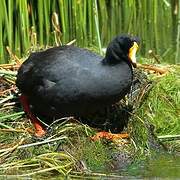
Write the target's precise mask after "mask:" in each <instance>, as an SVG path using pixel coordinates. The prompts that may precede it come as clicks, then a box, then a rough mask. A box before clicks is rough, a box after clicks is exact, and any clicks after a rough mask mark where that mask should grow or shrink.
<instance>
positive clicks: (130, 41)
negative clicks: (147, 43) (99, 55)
mask: <svg viewBox="0 0 180 180" xmlns="http://www.w3.org/2000/svg"><path fill="white" fill-rule="evenodd" d="M139 44H140V39H139V38H138V37H132V36H129V35H121V36H117V37H116V38H114V39H113V40H112V41H111V42H110V44H109V46H108V48H107V51H106V59H108V62H109V63H112V64H115V63H118V62H119V61H122V60H126V61H130V62H131V64H132V65H133V67H136V52H137V50H138V48H139Z"/></svg>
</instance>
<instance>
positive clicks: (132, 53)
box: [128, 42, 139, 67]
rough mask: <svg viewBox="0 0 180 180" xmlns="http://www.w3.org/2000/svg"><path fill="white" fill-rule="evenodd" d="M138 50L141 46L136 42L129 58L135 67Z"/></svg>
mask: <svg viewBox="0 0 180 180" xmlns="http://www.w3.org/2000/svg"><path fill="white" fill-rule="evenodd" d="M138 49H139V46H138V44H137V43H136V42H134V44H133V46H132V47H131V48H130V49H129V53H128V57H129V59H130V60H131V63H132V65H133V67H137V64H136V52H137V50H138Z"/></svg>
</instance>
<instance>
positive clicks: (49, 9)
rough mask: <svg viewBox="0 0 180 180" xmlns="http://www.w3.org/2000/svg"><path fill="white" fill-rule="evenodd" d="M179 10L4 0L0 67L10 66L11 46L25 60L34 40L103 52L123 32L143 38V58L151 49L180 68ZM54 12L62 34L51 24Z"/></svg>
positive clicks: (130, 1)
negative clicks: (61, 43) (72, 44)
mask: <svg viewBox="0 0 180 180" xmlns="http://www.w3.org/2000/svg"><path fill="white" fill-rule="evenodd" d="M179 6H180V5H179V3H178V1H177V0H163V1H157V0H152V1H149V0H127V1H123V0H28V1H27V0H13V1H12V0H1V1H0V7H1V12H0V63H4V62H8V56H7V52H6V46H9V47H10V49H12V51H13V52H15V53H16V54H17V55H18V56H22V55H23V54H24V53H26V52H27V51H28V49H29V48H30V47H31V46H32V45H33V43H32V37H33V36H35V35H36V36H37V41H36V43H35V42H34V43H35V44H34V46H35V45H36V46H38V47H40V48H45V47H47V46H54V45H57V43H55V39H56V40H57V39H59V38H61V40H62V42H63V43H64V44H65V43H67V42H68V41H71V40H73V39H76V40H77V41H76V43H77V45H78V46H81V47H88V46H97V47H98V48H99V52H101V48H102V47H104V46H105V47H106V46H107V43H108V42H109V41H110V40H111V39H112V38H113V36H115V35H117V34H120V33H129V34H133V35H137V36H139V37H140V38H141V41H142V43H141V54H142V55H145V56H146V55H147V52H148V50H149V49H152V50H153V51H154V52H155V54H158V55H159V56H161V57H162V59H163V61H167V62H172V63H174V62H176V63H178V62H179V60H178V56H179V52H178V51H179V46H180V43H179V41H180V40H179V32H180V30H179V23H178V19H179V18H178V17H179V16H180V15H179V14H180V11H179ZM54 12H56V14H57V15H58V17H59V18H58V21H59V30H60V31H61V32H62V34H61V33H56V31H55V28H54V26H53V24H52V15H53V13H54ZM175 57H176V60H175Z"/></svg>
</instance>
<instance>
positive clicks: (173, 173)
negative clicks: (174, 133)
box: [125, 154, 180, 179]
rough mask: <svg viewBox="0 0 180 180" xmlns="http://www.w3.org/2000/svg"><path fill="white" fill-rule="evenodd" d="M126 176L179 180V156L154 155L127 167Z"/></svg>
mask: <svg viewBox="0 0 180 180" xmlns="http://www.w3.org/2000/svg"><path fill="white" fill-rule="evenodd" d="M125 172H126V173H127V174H129V175H131V177H134V178H136V177H137V178H138V177H139V178H140V179H144V178H146V177H148V178H168V179H180V156H179V155H171V154H156V155H155V156H154V157H152V158H150V159H149V160H146V161H144V162H141V163H139V164H134V165H132V166H130V167H129V169H128V170H127V171H125Z"/></svg>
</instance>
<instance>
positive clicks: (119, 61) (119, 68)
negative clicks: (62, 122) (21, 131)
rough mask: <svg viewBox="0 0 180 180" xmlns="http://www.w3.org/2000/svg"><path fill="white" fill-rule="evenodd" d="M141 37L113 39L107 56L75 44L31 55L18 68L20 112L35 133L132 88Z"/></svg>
mask: <svg viewBox="0 0 180 180" xmlns="http://www.w3.org/2000/svg"><path fill="white" fill-rule="evenodd" d="M138 45H139V39H138V38H136V37H131V36H129V35H121V36H117V37H115V38H114V39H113V40H112V41H111V42H110V43H109V45H108V47H107V51H106V55H105V57H102V56H99V55H97V54H95V53H93V52H91V51H89V50H86V49H82V48H78V47H75V46H67V45H65V46H60V47H54V48H50V49H47V50H45V51H42V52H35V53H32V54H31V55H30V56H29V58H28V59H27V60H26V61H25V62H24V63H23V64H22V65H21V67H20V68H19V70H18V75H17V80H16V85H17V87H18V88H19V90H20V92H21V93H22V95H21V102H22V104H23V107H24V111H25V112H26V113H27V114H28V116H29V118H30V119H31V121H32V123H33V124H34V126H35V129H36V135H37V136H42V135H44V134H45V128H44V127H43V126H42V124H41V123H40V122H39V120H38V119H37V118H36V117H40V118H41V119H42V121H44V122H45V123H47V124H50V123H52V122H53V121H54V120H55V119H57V118H61V117H65V116H66V117H67V116H75V117H81V116H83V117H85V116H86V115H89V114H93V113H96V112H97V111H99V110H100V109H102V108H104V107H106V106H109V105H111V104H113V103H115V102H117V101H119V100H120V99H122V98H123V97H124V96H125V95H126V94H127V93H128V92H129V91H130V88H131V84H132V79H133V71H132V65H133V66H136V59H135V54H136V51H137V49H138Z"/></svg>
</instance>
